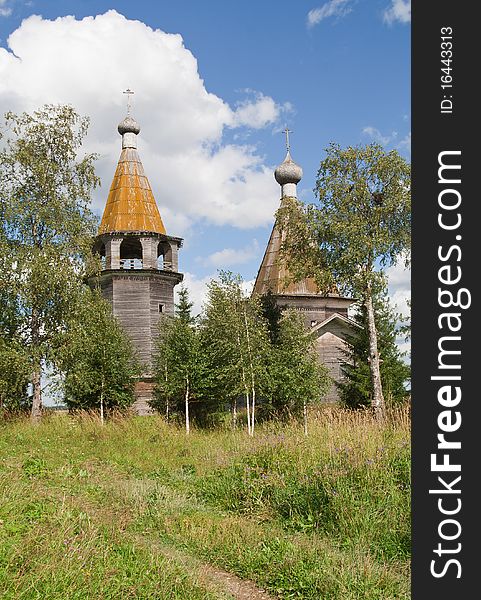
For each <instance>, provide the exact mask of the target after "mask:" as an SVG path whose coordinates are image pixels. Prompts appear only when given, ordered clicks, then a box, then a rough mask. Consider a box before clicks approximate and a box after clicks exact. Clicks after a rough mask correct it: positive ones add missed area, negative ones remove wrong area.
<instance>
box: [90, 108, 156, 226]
mask: <svg viewBox="0 0 481 600" xmlns="http://www.w3.org/2000/svg"><path fill="white" fill-rule="evenodd" d="M131 120H132V119H131ZM124 121H125V122H126V120H124ZM124 121H123V122H122V123H121V124H120V125H119V132H120V133H121V134H122V146H123V149H122V153H121V155H120V158H119V162H118V164H117V169H116V171H115V175H114V178H113V180H112V185H111V186H110V192H109V195H108V198H107V203H106V205H105V209H104V214H103V215H102V221H101V222H100V227H99V235H101V234H103V233H112V232H115V231H148V232H152V233H163V234H165V233H166V231H165V227H164V224H163V223H162V219H161V217H160V213H159V209H158V207H157V203H156V202H155V198H154V194H153V193H152V189H151V187H150V183H149V180H148V179H147V177H146V175H145V173H144V168H143V166H142V163H141V161H140V156H139V153H138V152H137V149H136V143H135V137H136V135H137V133H138V130H139V129H137V131H135V128H133V127H131V128H130V129H126V128H123V129H122V127H121V126H122V125H123V123H124ZM132 122H133V120H132ZM134 124H135V123H134ZM137 127H138V126H137Z"/></svg>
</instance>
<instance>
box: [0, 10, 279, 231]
mask: <svg viewBox="0 0 481 600" xmlns="http://www.w3.org/2000/svg"><path fill="white" fill-rule="evenodd" d="M0 1H1V0H0ZM8 45H9V49H10V51H9V50H6V49H4V48H0V112H2V113H3V112H5V111H6V110H13V111H16V112H18V111H23V110H27V111H32V110H34V109H36V108H38V107H40V106H41V105H43V104H44V103H71V104H72V105H73V106H74V107H75V108H76V109H77V110H78V111H79V112H80V113H81V114H87V115H89V116H90V117H91V128H90V131H89V135H88V139H87V141H86V144H85V150H86V151H88V152H98V153H99V154H100V160H99V162H98V167H97V170H98V174H99V175H100V177H101V179H102V184H103V187H102V188H101V190H100V192H99V193H97V195H96V197H95V206H96V207H97V208H98V209H99V210H101V209H102V208H103V206H104V204H105V200H106V196H107V193H108V189H109V186H110V182H111V180H112V176H113V173H114V170H115V165H116V161H117V159H118V156H119V154H120V136H119V135H118V134H117V131H116V127H117V123H118V122H119V121H120V120H121V119H122V118H123V117H124V116H125V96H123V95H122V93H121V92H122V90H125V89H126V88H127V87H129V88H131V89H133V90H134V91H135V95H134V96H133V101H132V105H133V108H132V114H133V115H134V116H135V118H136V119H137V120H138V121H139V123H140V126H141V133H140V136H139V151H140V155H141V158H142V161H143V163H144V167H145V170H146V173H147V176H148V177H149V180H150V183H151V185H152V188H153V190H154V195H155V197H156V199H157V203H158V204H159V207H160V210H161V214H162V216H163V218H164V222H165V224H166V227H167V231H168V232H169V233H171V234H172V235H182V233H180V232H179V231H177V230H176V227H179V228H181V229H184V230H187V229H188V228H189V226H190V225H191V224H192V223H193V222H195V221H196V220H198V219H205V220H206V221H208V222H210V223H214V224H218V225H224V224H229V225H232V226H234V227H239V228H250V227H257V226H262V225H266V224H268V223H269V222H270V221H271V220H272V215H273V213H274V212H275V210H276V207H277V203H278V186H277V184H276V183H275V180H274V177H273V174H272V167H270V166H266V165H265V164H263V158H262V157H261V156H259V155H258V154H257V153H256V150H255V148H254V147H252V146H248V145H245V144H239V143H238V144H235V145H234V144H230V145H226V144H225V143H224V142H223V133H224V132H225V130H226V129H227V128H239V127H251V128H260V127H265V126H267V125H271V124H273V123H275V122H276V120H277V119H278V118H279V116H280V115H281V114H282V113H283V112H284V111H286V110H289V107H288V106H286V105H283V106H280V105H278V104H276V102H275V101H274V100H273V99H272V98H270V97H268V96H265V95H263V94H262V93H261V92H252V91H251V90H249V91H248V97H247V99H246V100H243V101H240V103H239V104H238V105H237V106H236V107H234V108H232V107H231V106H229V104H228V103H226V102H225V101H224V100H223V99H222V98H220V97H218V96H216V95H215V94H212V93H209V92H208V91H207V89H206V86H205V83H204V81H203V80H202V79H201V78H200V76H199V72H198V68H197V60H196V59H195V57H194V56H193V55H192V53H191V52H190V51H189V50H188V49H186V48H185V46H184V44H183V40H182V37H181V36H180V35H179V34H170V33H165V32H163V31H161V30H158V29H157V30H153V29H152V28H150V27H148V26H147V25H145V24H144V23H142V22H140V21H134V20H128V19H126V18H125V17H124V16H122V15H121V14H119V13H117V12H116V11H115V10H110V11H108V12H106V13H105V14H102V15H98V16H96V17H85V18H84V19H82V20H76V19H75V18H74V17H73V16H66V17H59V18H57V19H55V20H53V21H49V20H46V19H43V18H42V17H40V16H36V15H33V16H31V17H29V18H28V19H26V20H24V21H23V22H22V24H21V25H20V27H19V28H18V29H17V30H15V31H14V32H13V33H12V34H11V35H10V37H9V38H8Z"/></svg>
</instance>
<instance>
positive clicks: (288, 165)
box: [274, 150, 302, 185]
mask: <svg viewBox="0 0 481 600" xmlns="http://www.w3.org/2000/svg"><path fill="white" fill-rule="evenodd" d="M274 177H275V178H276V181H277V183H278V184H279V185H286V184H287V183H294V184H296V183H299V181H300V180H301V179H302V169H301V167H300V166H299V165H298V164H297V163H295V162H294V161H293V160H292V158H291V154H290V152H289V150H288V151H287V154H286V158H285V159H284V161H283V162H282V163H281V164H280V165H279V166H278V167H277V169H276V170H275V171H274Z"/></svg>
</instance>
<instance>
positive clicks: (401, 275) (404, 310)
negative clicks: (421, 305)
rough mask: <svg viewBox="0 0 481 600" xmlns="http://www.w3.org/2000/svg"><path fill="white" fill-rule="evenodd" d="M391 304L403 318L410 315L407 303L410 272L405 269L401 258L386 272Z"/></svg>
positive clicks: (409, 293) (409, 294)
mask: <svg viewBox="0 0 481 600" xmlns="http://www.w3.org/2000/svg"><path fill="white" fill-rule="evenodd" d="M386 274H387V277H388V289H389V297H390V300H391V304H392V305H393V306H394V308H395V309H396V310H397V311H398V312H400V313H401V314H402V315H403V316H409V315H410V308H409V305H408V301H409V300H410V298H411V270H410V269H406V268H405V266H404V261H403V259H402V258H401V259H400V260H399V261H398V262H397V263H396V264H395V265H393V266H392V267H389V268H388V269H387V271H386Z"/></svg>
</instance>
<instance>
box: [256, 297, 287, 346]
mask: <svg viewBox="0 0 481 600" xmlns="http://www.w3.org/2000/svg"><path fill="white" fill-rule="evenodd" d="M260 305H261V310H262V315H263V316H264V319H265V320H266V321H267V328H268V330H269V338H270V340H271V343H272V344H276V343H277V341H278V338H279V329H280V320H281V317H282V310H281V309H280V308H279V306H278V304H277V302H276V299H275V298H274V295H273V294H272V292H271V291H270V290H269V291H268V292H267V293H266V294H263V295H262V296H261V297H260Z"/></svg>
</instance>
